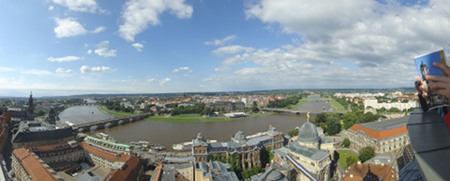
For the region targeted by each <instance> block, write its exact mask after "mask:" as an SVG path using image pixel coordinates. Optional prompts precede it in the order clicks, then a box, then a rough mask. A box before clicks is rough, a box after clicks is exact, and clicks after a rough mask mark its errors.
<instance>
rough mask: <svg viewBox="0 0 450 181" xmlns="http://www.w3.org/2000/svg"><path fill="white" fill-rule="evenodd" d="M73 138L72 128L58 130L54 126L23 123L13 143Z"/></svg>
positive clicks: (33, 122) (31, 122) (32, 122)
mask: <svg viewBox="0 0 450 181" xmlns="http://www.w3.org/2000/svg"><path fill="white" fill-rule="evenodd" d="M67 137H73V132H72V128H71V127H66V128H61V129H56V128H55V127H54V126H51V125H48V124H45V123H40V122H35V121H29V122H21V123H20V125H19V130H18V131H17V133H16V134H14V135H13V142H33V141H43V140H55V139H63V138H67Z"/></svg>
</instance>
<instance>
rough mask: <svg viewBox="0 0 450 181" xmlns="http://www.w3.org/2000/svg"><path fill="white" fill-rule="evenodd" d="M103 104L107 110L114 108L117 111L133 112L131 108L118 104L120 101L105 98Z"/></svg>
mask: <svg viewBox="0 0 450 181" xmlns="http://www.w3.org/2000/svg"><path fill="white" fill-rule="evenodd" d="M103 105H104V106H106V108H107V109H109V110H114V111H118V112H128V113H133V112H134V109H133V108H131V107H125V106H123V105H122V104H120V101H110V100H106V101H105V102H103Z"/></svg>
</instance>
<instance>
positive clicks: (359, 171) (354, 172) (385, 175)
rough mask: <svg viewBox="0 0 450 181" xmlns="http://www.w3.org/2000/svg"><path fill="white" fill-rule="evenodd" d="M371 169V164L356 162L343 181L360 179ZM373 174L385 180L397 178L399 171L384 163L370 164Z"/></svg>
mask: <svg viewBox="0 0 450 181" xmlns="http://www.w3.org/2000/svg"><path fill="white" fill-rule="evenodd" d="M368 171H369V164H360V163H354V164H352V165H351V166H350V168H349V169H348V170H347V173H346V174H345V175H344V176H343V177H342V181H360V180H363V178H364V176H366V175H367V173H368ZM370 172H371V174H374V175H376V176H377V177H378V178H381V179H382V180H383V181H390V180H392V181H395V180H397V173H396V171H395V169H394V168H392V167H391V166H390V165H387V164H384V165H380V164H370Z"/></svg>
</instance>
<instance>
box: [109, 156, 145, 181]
mask: <svg viewBox="0 0 450 181" xmlns="http://www.w3.org/2000/svg"><path fill="white" fill-rule="evenodd" d="M142 166H143V165H142V160H141V159H140V158H138V157H135V156H131V157H130V159H128V160H127V161H126V162H125V165H124V166H123V167H122V168H123V169H117V170H114V171H112V172H111V179H110V180H111V181H115V180H117V181H120V180H137V178H138V176H139V175H138V172H135V170H136V169H140V168H139V167H141V168H142Z"/></svg>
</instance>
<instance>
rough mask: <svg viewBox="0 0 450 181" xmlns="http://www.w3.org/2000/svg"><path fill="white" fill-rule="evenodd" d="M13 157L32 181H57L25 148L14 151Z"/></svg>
mask: <svg viewBox="0 0 450 181" xmlns="http://www.w3.org/2000/svg"><path fill="white" fill-rule="evenodd" d="M13 155H14V156H15V157H16V158H17V159H18V160H19V162H20V163H21V165H22V167H23V168H24V169H25V171H26V172H27V173H28V175H30V176H31V179H32V180H50V181H51V180H58V179H56V178H55V177H53V175H52V174H51V173H50V172H49V171H48V170H47V169H46V168H45V167H44V165H43V164H42V163H41V162H39V160H38V159H37V158H36V157H34V156H33V155H32V154H31V153H30V152H28V151H27V150H26V149H25V148H18V149H15V150H14V151H13Z"/></svg>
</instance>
